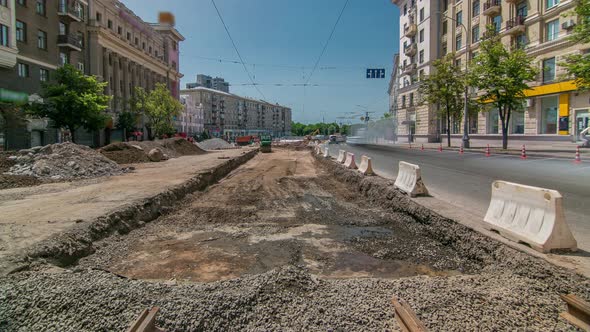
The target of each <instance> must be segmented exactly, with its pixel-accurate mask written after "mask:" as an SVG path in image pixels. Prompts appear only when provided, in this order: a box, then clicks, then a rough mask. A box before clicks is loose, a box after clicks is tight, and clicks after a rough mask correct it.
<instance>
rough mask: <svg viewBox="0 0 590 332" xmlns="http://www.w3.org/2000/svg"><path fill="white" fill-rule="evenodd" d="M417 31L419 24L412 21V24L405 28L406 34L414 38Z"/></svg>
mask: <svg viewBox="0 0 590 332" xmlns="http://www.w3.org/2000/svg"><path fill="white" fill-rule="evenodd" d="M416 32H418V26H417V25H416V24H414V23H410V25H409V26H407V27H406V28H405V29H404V36H406V37H408V38H412V37H414V36H415V35H416Z"/></svg>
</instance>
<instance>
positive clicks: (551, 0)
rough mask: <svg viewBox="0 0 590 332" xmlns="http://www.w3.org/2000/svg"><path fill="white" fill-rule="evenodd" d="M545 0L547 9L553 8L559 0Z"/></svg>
mask: <svg viewBox="0 0 590 332" xmlns="http://www.w3.org/2000/svg"><path fill="white" fill-rule="evenodd" d="M546 1H547V9H549V8H553V7H555V6H557V5H558V4H559V0H546Z"/></svg>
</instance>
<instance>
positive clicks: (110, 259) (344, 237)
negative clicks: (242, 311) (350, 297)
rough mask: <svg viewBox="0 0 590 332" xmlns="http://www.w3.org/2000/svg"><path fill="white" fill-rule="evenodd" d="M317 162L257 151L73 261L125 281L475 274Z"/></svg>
mask: <svg viewBox="0 0 590 332" xmlns="http://www.w3.org/2000/svg"><path fill="white" fill-rule="evenodd" d="M413 223H415V220H413V218H412V217H410V216H408V215H407V214H405V213H400V212H387V211H385V210H383V209H381V208H379V207H376V206H372V204H371V203H369V202H368V201H367V200H366V199H364V198H363V197H361V196H360V195H358V194H357V193H356V192H354V191H352V190H351V189H350V186H349V185H347V184H345V183H341V182H339V181H337V180H336V179H334V178H333V177H331V176H330V175H328V174H327V173H326V172H325V171H324V170H322V169H321V168H319V167H318V165H317V162H316V161H315V160H314V159H313V158H312V157H311V156H310V154H309V153H308V152H307V151H293V150H287V149H275V151H274V153H272V154H259V155H258V156H257V157H255V158H254V159H253V160H251V161H250V162H249V163H247V164H245V165H244V166H242V167H240V168H239V169H237V170H236V171H234V172H233V173H231V174H230V175H229V176H228V177H227V178H226V179H224V180H222V181H221V182H220V183H219V184H217V185H215V186H212V187H211V188H209V189H208V190H206V191H205V192H203V193H198V194H195V195H192V196H191V197H189V198H187V199H184V200H183V201H181V202H180V203H179V204H177V208H176V209H175V210H174V211H173V212H171V213H170V214H169V215H167V216H165V217H161V218H160V220H158V222H155V223H152V224H149V225H147V226H146V227H143V228H141V229H138V230H135V231H132V232H131V233H129V234H126V235H124V236H118V237H115V238H109V239H106V240H104V241H102V242H100V243H99V244H98V246H99V248H100V249H98V251H97V252H96V253H95V254H94V255H92V256H90V257H87V258H85V259H83V260H82V263H81V264H82V266H93V267H95V266H98V267H100V268H102V269H106V270H108V271H111V272H114V273H117V274H119V275H123V276H126V277H130V278H136V279H149V280H171V279H173V280H176V281H179V282H211V281H217V280H226V279H232V278H237V277H241V276H244V275H254V274H260V273H264V272H267V271H270V270H272V269H275V268H279V267H282V266H285V265H298V266H302V267H304V268H306V269H307V270H308V271H310V273H312V274H314V275H317V276H320V277H323V278H355V277H379V278H400V277H409V276H416V275H429V276H449V275H458V274H462V273H464V272H471V271H475V270H477V269H478V268H479V264H478V262H474V261H471V260H469V259H465V258H463V257H461V255H460V254H459V253H458V252H457V251H455V250H453V249H452V248H450V247H448V246H445V245H442V244H441V243H440V242H438V241H437V240H434V239H431V238H429V237H428V236H426V234H423V233H421V232H420V231H418V230H416V229H411V228H407V227H406V226H405V225H406V224H413Z"/></svg>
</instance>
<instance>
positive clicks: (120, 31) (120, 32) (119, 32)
mask: <svg viewBox="0 0 590 332" xmlns="http://www.w3.org/2000/svg"><path fill="white" fill-rule="evenodd" d="M117 33H118V34H119V35H122V34H123V28H121V27H120V26H118V27H117Z"/></svg>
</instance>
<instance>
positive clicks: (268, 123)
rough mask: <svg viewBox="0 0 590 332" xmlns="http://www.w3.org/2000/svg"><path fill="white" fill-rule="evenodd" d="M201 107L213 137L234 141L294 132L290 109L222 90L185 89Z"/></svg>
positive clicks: (207, 127)
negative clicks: (243, 137)
mask: <svg viewBox="0 0 590 332" xmlns="http://www.w3.org/2000/svg"><path fill="white" fill-rule="evenodd" d="M181 94H182V95H183V96H184V95H187V96H190V97H191V98H192V102H194V103H195V104H196V105H199V107H201V108H202V111H203V128H204V130H205V131H206V132H208V133H209V135H211V136H213V137H223V138H226V139H228V140H231V139H233V138H235V137H237V136H245V135H260V134H270V135H272V136H273V137H282V136H287V135H289V134H290V133H291V109H290V108H288V107H284V106H280V105H278V104H271V103H268V102H265V101H261V100H256V99H251V98H246V97H241V96H238V95H234V94H230V93H227V92H223V91H218V90H213V89H208V88H203V87H197V88H194V89H186V90H182V92H181Z"/></svg>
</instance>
